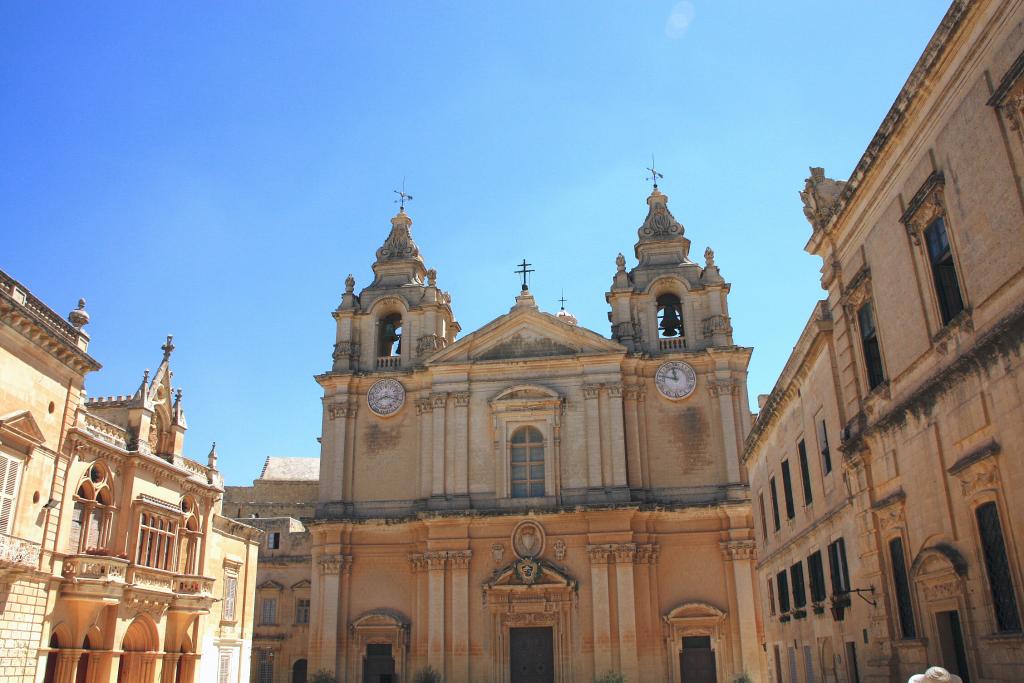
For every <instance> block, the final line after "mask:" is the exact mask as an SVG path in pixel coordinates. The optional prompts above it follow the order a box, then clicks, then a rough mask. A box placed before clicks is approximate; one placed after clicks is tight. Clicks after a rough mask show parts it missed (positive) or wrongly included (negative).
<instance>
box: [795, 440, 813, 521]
mask: <svg viewBox="0 0 1024 683" xmlns="http://www.w3.org/2000/svg"><path fill="white" fill-rule="evenodd" d="M796 450H797V452H798V453H799V455H800V482H801V483H802V484H803V485H804V505H810V504H811V502H812V501H813V500H814V494H813V492H812V491H811V468H810V465H808V463H807V446H805V445H804V440H803V439H800V443H798V444H797V446H796Z"/></svg>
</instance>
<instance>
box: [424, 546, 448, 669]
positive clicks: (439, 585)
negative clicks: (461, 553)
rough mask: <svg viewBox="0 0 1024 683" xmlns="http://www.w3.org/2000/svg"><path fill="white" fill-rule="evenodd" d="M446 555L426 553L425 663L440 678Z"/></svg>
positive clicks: (442, 655) (442, 649)
mask: <svg viewBox="0 0 1024 683" xmlns="http://www.w3.org/2000/svg"><path fill="white" fill-rule="evenodd" d="M447 558H448V553H446V552H444V551H436V552H426V553H424V554H423V559H424V560H426V563H427V591H428V593H429V594H430V599H429V602H428V612H429V614H428V618H427V628H428V629H429V630H428V631H427V663H428V664H430V666H432V667H434V669H436V670H437V672H438V673H439V674H441V678H442V679H443V678H444V677H445V671H444V567H445V563H446V562H447Z"/></svg>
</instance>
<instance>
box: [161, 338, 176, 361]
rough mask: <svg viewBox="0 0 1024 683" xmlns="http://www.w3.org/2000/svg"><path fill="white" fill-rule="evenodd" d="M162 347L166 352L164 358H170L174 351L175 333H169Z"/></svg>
mask: <svg viewBox="0 0 1024 683" xmlns="http://www.w3.org/2000/svg"><path fill="white" fill-rule="evenodd" d="M160 348H161V349H162V350H163V352H164V360H168V359H169V358H170V357H171V353H172V352H173V351H174V335H173V334H169V335H167V342H166V343H165V344H164V345H163V346H161V347H160Z"/></svg>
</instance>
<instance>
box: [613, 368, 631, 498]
mask: <svg viewBox="0 0 1024 683" xmlns="http://www.w3.org/2000/svg"><path fill="white" fill-rule="evenodd" d="M608 412H609V413H610V415H609V417H610V418H611V420H610V422H611V425H610V429H609V431H610V433H611V434H610V436H611V438H610V439H609V441H610V448H611V459H612V485H613V486H626V485H627V482H626V430H625V426H624V424H623V418H622V385H621V384H609V385H608Z"/></svg>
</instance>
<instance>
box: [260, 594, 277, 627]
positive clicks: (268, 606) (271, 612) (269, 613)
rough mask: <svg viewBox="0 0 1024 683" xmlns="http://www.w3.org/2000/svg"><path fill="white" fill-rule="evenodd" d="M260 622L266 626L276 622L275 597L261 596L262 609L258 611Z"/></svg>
mask: <svg viewBox="0 0 1024 683" xmlns="http://www.w3.org/2000/svg"><path fill="white" fill-rule="evenodd" d="M260 623H261V624H264V625H266V626H273V625H275V624H277V598H263V611H262V612H261V613H260Z"/></svg>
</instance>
